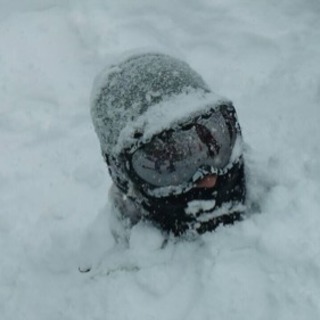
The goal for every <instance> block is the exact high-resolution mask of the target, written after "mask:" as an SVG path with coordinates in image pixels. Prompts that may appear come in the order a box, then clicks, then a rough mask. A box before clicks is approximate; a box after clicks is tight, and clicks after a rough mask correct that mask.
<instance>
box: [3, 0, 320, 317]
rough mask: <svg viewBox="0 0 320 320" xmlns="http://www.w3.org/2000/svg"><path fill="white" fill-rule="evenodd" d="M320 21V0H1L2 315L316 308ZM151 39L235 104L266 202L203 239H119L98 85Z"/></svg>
mask: <svg viewBox="0 0 320 320" xmlns="http://www.w3.org/2000/svg"><path fill="white" fill-rule="evenodd" d="M319 16H320V4H319V2H318V1H314V0H284V1H281V2H279V1H272V0H271V1H270V0H268V1H267V0H261V1H255V2H253V1H252V2H251V1H246V0H235V1H231V0H224V1H221V0H215V1H208V0H200V1H195V0H190V1H182V0H171V1H169V0H164V1H161V3H160V2H159V3H158V2H156V1H146V0H137V1H135V2H133V1H129V0H120V1H103V0H92V1H90V2H89V1H85V0H80V1H74V0H69V1H57V0H46V1H40V0H27V1H23V3H21V2H20V1H16V0H10V1H9V0H2V1H1V3H0V44H1V45H0V68H1V72H0V101H1V106H0V113H1V118H0V147H1V157H0V204H1V210H0V252H1V254H2V259H1V260H0V270H1V276H0V314H1V319H5V320H9V319H10V320H11V319H15V320H19V319H24V320H25V319H32V320H36V319H41V320H42V319H48V320H50V319H54V320H56V319H68V320H71V319H77V320H79V319H116V320H122V319H132V320H134V319H139V320H142V319H143V320H151V319H175V320H176V319H246V318H250V319H290V320H292V319H319V317H320V289H319V288H320V246H319V243H320V233H319V225H320V215H319V212H320V198H319V192H320V166H319V155H320V146H319V136H320V127H319V120H320V112H319V101H320V75H319V62H320V61H319V57H320V44H319V38H320V19H319ZM146 46H151V47H156V48H159V49H163V50H170V51H172V52H175V53H176V54H177V55H178V56H179V57H180V58H181V59H184V60H186V61H187V62H188V63H189V64H190V65H191V66H192V67H193V68H194V69H195V70H197V71H198V72H199V73H200V74H201V75H202V76H203V77H204V79H205V80H206V81H207V82H208V84H209V86H210V87H211V88H212V89H213V91H214V92H217V93H219V94H221V95H223V96H226V97H228V98H230V99H231V100H233V102H234V104H235V106H236V108H237V112H238V116H239V120H240V123H241V126H242V130H243V136H244V140H245V141H246V144H247V147H246V149H247V152H246V162H247V172H248V185H249V195H250V199H251V200H252V201H254V202H258V203H259V205H260V209H259V210H258V208H253V212H252V214H251V215H250V216H248V217H247V218H246V219H245V220H244V221H243V222H240V223H237V224H235V225H234V226H230V227H221V228H219V229H218V230H217V231H216V232H214V233H210V234H205V235H203V236H202V237H201V238H199V239H195V240H194V241H173V240H170V241H169V242H167V243H166V242H163V239H162V236H161V234H160V233H159V232H158V231H157V230H154V229H153V228H152V227H151V226H148V225H142V224H139V225H137V226H136V227H135V228H134V230H133V231H132V235H131V239H130V243H129V248H126V247H117V246H114V243H113V239H112V236H111V234H110V232H109V229H108V224H109V221H108V218H107V217H106V216H105V215H104V212H105V210H102V211H101V208H103V206H104V203H105V202H106V199H107V190H108V188H109V187H110V184H111V181H110V178H109V176H108V173H107V170H106V166H105V164H104V163H103V160H102V158H101V155H100V147H99V143H98V139H97V138H96V136H95V133H94V129H93V126H92V124H91V119H90V112H89V104H90V92H91V87H92V82H93V79H94V77H95V76H96V75H97V74H98V73H99V72H100V71H101V70H102V69H103V68H104V67H105V65H106V64H107V62H108V61H109V59H110V58H111V57H113V56H117V55H120V54H123V52H124V51H126V50H134V49H137V48H141V47H146ZM88 234H89V236H88ZM86 239H87V240H86ZM83 243H84V244H85V245H87V248H85V246H83V245H82V244H83ZM90 248H91V249H90ZM80 260H82V261H83V260H84V261H88V265H89V264H90V263H91V265H92V266H93V268H92V270H91V271H90V272H87V273H80V272H79V271H78V266H79V263H80Z"/></svg>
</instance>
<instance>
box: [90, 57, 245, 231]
mask: <svg viewBox="0 0 320 320" xmlns="http://www.w3.org/2000/svg"><path fill="white" fill-rule="evenodd" d="M91 115H92V120H93V124H94V127H95V131H96V133H97V135H98V138H99V140H100V144H101V150H102V154H103V157H104V159H105V161H106V162H107V165H108V169H109V172H110V175H111V178H112V180H113V186H112V187H111V190H110V193H109V196H110V201H111V204H112V207H113V210H112V212H113V213H112V214H113V215H114V217H116V220H117V221H118V223H119V222H120V224H121V226H122V228H123V230H130V228H131V227H132V226H133V225H135V224H136V223H137V222H139V221H141V220H144V221H149V222H151V223H152V224H153V225H155V226H156V227H158V228H160V229H161V230H162V231H164V232H166V233H168V234H173V235H174V236H180V235H185V234H189V233H192V234H195V233H196V234H202V233H204V232H207V231H212V230H214V229H215V228H216V227H217V226H218V225H220V224H232V223H233V222H234V221H236V220H239V219H241V216H242V214H243V213H244V211H245V198H246V185H245V174H244V160H243V155H242V136H241V130H240V126H239V122H238V120H237V115H236V111H235V108H234V106H233V104H232V102H231V101H229V100H228V99H225V98H222V97H220V96H218V95H216V94H214V93H212V92H211V90H210V89H209V87H208V86H207V84H206V83H205V82H204V80H203V79H202V77H201V76H200V75H199V74H197V73H196V72H195V71H194V70H193V69H191V68H190V66H189V65H188V64H187V63H185V62H183V61H181V60H180V59H177V58H174V57H171V56H169V55H167V54H162V53H142V54H135V55H132V56H129V57H127V58H125V59H123V60H120V61H118V62H117V63H115V64H113V65H111V66H110V67H109V68H107V69H105V70H104V71H103V72H102V73H101V74H100V75H99V76H98V77H97V78H96V80H95V84H94V89H93V93H92V101H91ZM114 230H115V234H116V236H119V234H118V233H119V229H117V228H115V229H114Z"/></svg>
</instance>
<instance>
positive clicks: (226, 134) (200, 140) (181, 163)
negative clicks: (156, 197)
mask: <svg viewBox="0 0 320 320" xmlns="http://www.w3.org/2000/svg"><path fill="white" fill-rule="evenodd" d="M238 133H240V127H239V125H238V121H237V118H236V112H235V109H234V107H233V106H232V105H221V106H219V107H218V108H212V109H210V111H209V112H208V113H206V114H204V115H201V116H198V117H195V118H194V119H192V121H190V122H189V123H187V124H186V123H185V124H183V125H180V126H178V127H177V128H175V129H170V130H166V131H164V132H162V133H160V134H158V135H156V136H155V137H153V138H152V140H151V141H150V142H148V143H147V144H145V145H143V146H142V147H140V148H139V149H137V150H136V151H135V152H133V154H132V155H131V160H130V161H129V162H130V167H131V168H130V173H131V176H132V174H133V175H134V176H136V178H138V180H142V182H144V183H147V184H150V185H152V186H153V187H167V186H179V185H181V184H184V183H186V182H188V181H195V180H196V173H197V171H198V170H199V169H200V168H202V169H205V168H210V169H211V172H212V169H213V171H214V172H218V171H219V170H221V169H223V168H224V167H226V166H227V165H228V163H229V161H230V157H231V153H232V149H233V146H234V144H235V140H236V137H237V134H238Z"/></svg>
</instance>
